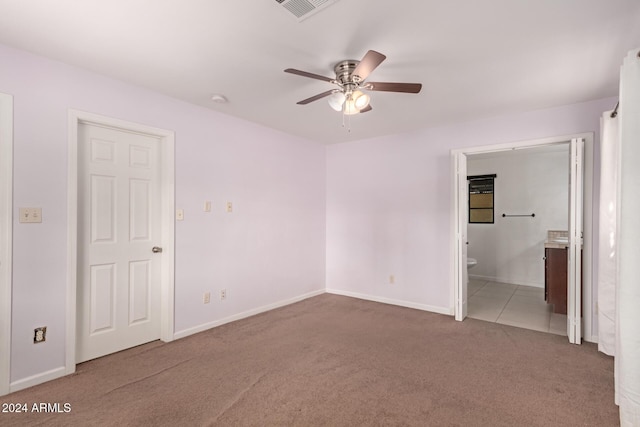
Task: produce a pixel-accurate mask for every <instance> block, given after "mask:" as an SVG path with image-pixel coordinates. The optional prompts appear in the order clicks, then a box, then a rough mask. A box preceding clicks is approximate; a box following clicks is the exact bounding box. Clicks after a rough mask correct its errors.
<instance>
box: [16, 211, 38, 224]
mask: <svg viewBox="0 0 640 427" xmlns="http://www.w3.org/2000/svg"><path fill="white" fill-rule="evenodd" d="M19 221H20V222H21V223H40V222H42V208H20V219H19Z"/></svg>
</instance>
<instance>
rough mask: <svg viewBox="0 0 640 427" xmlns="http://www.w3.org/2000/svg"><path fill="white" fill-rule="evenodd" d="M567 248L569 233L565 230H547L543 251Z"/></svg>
mask: <svg viewBox="0 0 640 427" xmlns="http://www.w3.org/2000/svg"><path fill="white" fill-rule="evenodd" d="M568 246H569V232H568V231H565V230H547V240H545V242H544V248H545V249H566V248H567V247H568Z"/></svg>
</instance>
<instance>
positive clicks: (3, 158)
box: [0, 93, 13, 396]
mask: <svg viewBox="0 0 640 427" xmlns="http://www.w3.org/2000/svg"><path fill="white" fill-rule="evenodd" d="M0 163H1V164H0V174H1V176H0V183H1V186H0V201H1V202H0V206H2V208H1V209H2V212H0V228H1V229H2V233H0V263H2V266H3V268H2V270H1V271H2V274H0V355H1V356H0V396H3V395H5V394H8V393H9V392H10V382H11V293H12V280H11V278H12V255H13V97H12V96H11V95H7V94H4V93H0Z"/></svg>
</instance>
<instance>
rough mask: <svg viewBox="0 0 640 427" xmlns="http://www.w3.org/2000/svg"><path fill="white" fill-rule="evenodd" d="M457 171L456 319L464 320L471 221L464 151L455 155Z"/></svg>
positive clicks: (465, 315) (465, 314)
mask: <svg viewBox="0 0 640 427" xmlns="http://www.w3.org/2000/svg"><path fill="white" fill-rule="evenodd" d="M454 162H455V168H456V170H457V173H456V183H455V185H456V191H455V193H456V204H457V212H458V218H457V219H456V252H457V254H456V255H457V256H455V257H454V259H455V260H456V262H455V267H454V268H455V272H454V275H455V281H456V283H457V284H458V285H457V286H456V288H455V289H456V292H455V295H454V299H455V304H456V307H455V319H456V320H464V319H465V318H466V317H467V309H468V307H467V301H468V298H467V282H468V280H469V275H468V272H467V242H468V241H467V224H468V222H469V214H468V212H469V207H468V205H469V185H468V181H467V156H466V155H465V154H463V153H457V154H456V155H455V159H454Z"/></svg>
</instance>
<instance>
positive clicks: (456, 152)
mask: <svg viewBox="0 0 640 427" xmlns="http://www.w3.org/2000/svg"><path fill="white" fill-rule="evenodd" d="M576 138H582V139H584V186H583V189H582V190H583V196H584V197H583V207H584V209H583V224H582V225H583V231H584V246H583V254H584V260H585V262H584V265H585V266H586V267H587V268H585V269H583V272H582V279H583V285H584V292H583V294H582V313H583V330H582V336H583V338H584V339H585V341H590V342H597V336H594V335H593V332H592V330H593V328H592V319H593V312H594V309H593V303H592V278H593V269H594V263H593V236H594V234H593V154H594V147H593V145H594V135H593V132H586V133H579V134H570V135H561V136H553V137H548V138H541V139H534V140H525V141H517V142H509V143H503V144H493V145H483V146H477V147H468V148H460V149H453V150H451V165H452V167H451V183H452V191H453V193H452V194H453V197H452V200H451V240H450V242H451V243H450V253H451V261H450V263H449V264H450V265H449V268H450V278H451V279H450V280H451V287H450V292H449V305H450V307H451V311H453V314H454V316H455V318H456V320H463V318H461V317H462V313H460V307H461V305H462V304H461V302H460V301H458V300H459V296H461V295H463V288H462V287H463V286H464V287H466V286H467V284H466V283H465V282H464V281H463V280H462V275H461V274H459V268H458V267H460V263H461V261H462V260H461V259H460V251H459V243H460V238H459V235H458V234H459V233H458V230H459V229H460V228H461V227H462V226H463V225H464V224H462V223H461V221H462V219H461V218H466V215H465V216H461V215H462V214H464V212H460V206H459V203H458V198H459V191H460V190H459V186H458V185H457V162H458V161H459V158H460V156H467V155H469V154H480V153H490V152H496V151H506V150H518V149H524V148H533V147H541V146H544V145H555V144H560V143H570V142H571V140H572V139H576ZM567 172H568V171H567ZM573 185H575V183H572V186H573Z"/></svg>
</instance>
